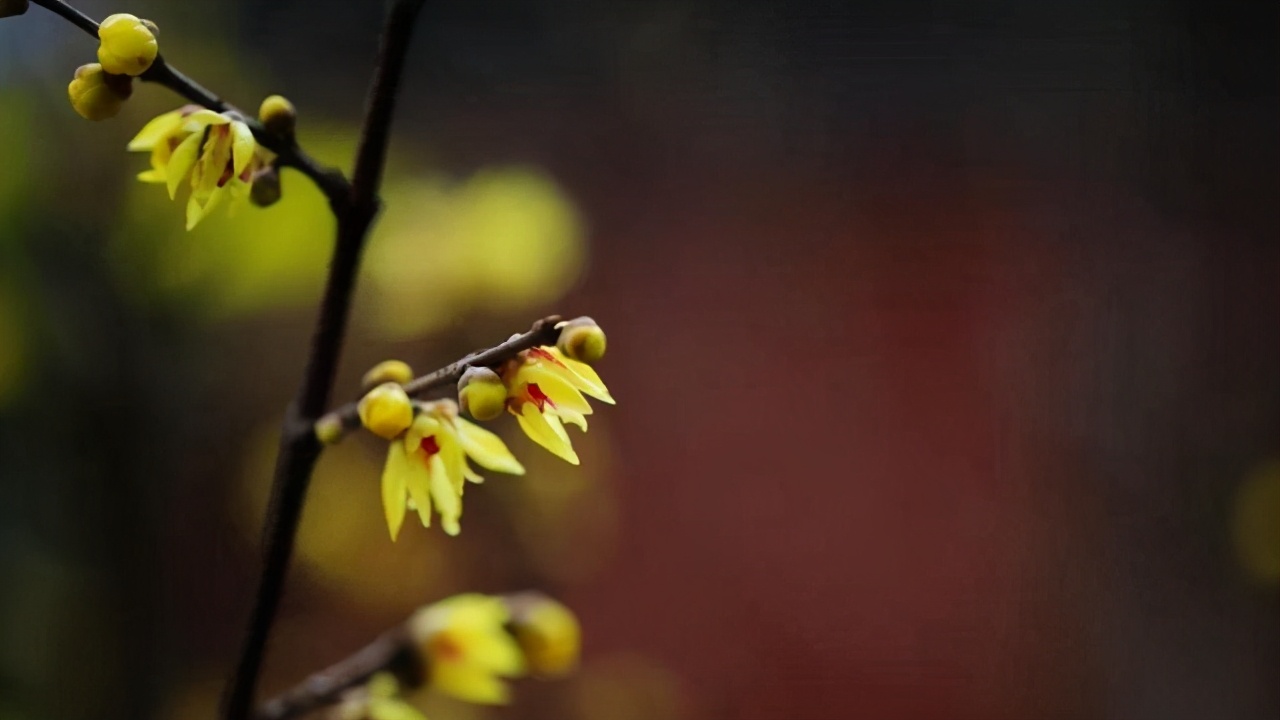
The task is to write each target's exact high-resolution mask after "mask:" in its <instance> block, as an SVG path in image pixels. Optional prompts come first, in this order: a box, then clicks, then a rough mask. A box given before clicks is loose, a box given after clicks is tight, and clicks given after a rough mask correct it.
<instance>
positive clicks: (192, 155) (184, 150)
mask: <svg viewBox="0 0 1280 720" xmlns="http://www.w3.org/2000/svg"><path fill="white" fill-rule="evenodd" d="M200 140H201V136H200V135H198V134H197V135H192V136H190V137H188V138H187V139H186V140H183V141H182V143H181V144H180V145H178V147H177V148H175V149H174V151H173V155H172V156H171V157H170V158H169V167H168V169H167V170H166V171H165V175H166V176H167V177H166V180H167V181H168V183H169V199H170V200H172V199H173V198H174V196H176V195H177V194H178V185H179V184H180V183H181V182H182V180H183V178H185V177H186V176H187V173H188V172H190V171H191V167H192V166H193V165H195V164H196V154H197V153H198V152H199V151H200Z"/></svg>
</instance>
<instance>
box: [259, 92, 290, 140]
mask: <svg viewBox="0 0 1280 720" xmlns="http://www.w3.org/2000/svg"><path fill="white" fill-rule="evenodd" d="M258 119H259V120H261V121H262V126H263V127H265V128H266V129H267V132H269V133H272V134H274V135H292V134H293V128H294V126H295V125H297V123H298V111H297V110H294V108H293V103H291V102H289V101H288V100H287V99H286V98H285V97H284V96H283V95H271V96H269V97H268V98H267V99H265V100H263V101H262V105H261V106H260V107H259V108H258Z"/></svg>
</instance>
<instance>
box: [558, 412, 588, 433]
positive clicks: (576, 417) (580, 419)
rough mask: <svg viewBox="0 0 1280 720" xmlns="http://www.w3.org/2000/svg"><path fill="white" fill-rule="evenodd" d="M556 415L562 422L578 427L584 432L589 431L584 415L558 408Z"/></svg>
mask: <svg viewBox="0 0 1280 720" xmlns="http://www.w3.org/2000/svg"><path fill="white" fill-rule="evenodd" d="M554 414H556V415H559V416H560V419H561V420H563V421H564V422H567V423H569V424H570V425H577V426H578V429H579V430H581V431H582V432H586V431H587V418H586V416H584V415H583V414H582V413H579V412H574V411H573V410H570V409H568V408H556V409H555V410H554Z"/></svg>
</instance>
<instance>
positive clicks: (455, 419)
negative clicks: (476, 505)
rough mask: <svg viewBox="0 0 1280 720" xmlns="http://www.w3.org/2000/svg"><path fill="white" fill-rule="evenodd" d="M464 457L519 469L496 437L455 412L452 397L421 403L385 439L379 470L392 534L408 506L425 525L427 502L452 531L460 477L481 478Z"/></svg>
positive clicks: (397, 530) (521, 471)
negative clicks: (405, 424) (400, 430)
mask: <svg viewBox="0 0 1280 720" xmlns="http://www.w3.org/2000/svg"><path fill="white" fill-rule="evenodd" d="M468 457H470V458H471V459H472V460H474V461H475V462H476V463H477V464H478V465H480V466H481V467H484V468H488V469H489V470H494V471H497V472H505V473H511V474H513V475H522V474H524V467H523V466H522V465H520V462H519V461H517V460H516V459H515V456H513V455H512V454H511V451H510V450H508V449H507V446H506V445H504V444H503V442H502V440H501V439H500V438H499V437H498V436H497V435H494V434H493V433H491V432H489V431H488V430H485V429H484V428H482V427H480V426H479V425H475V424H474V423H471V422H468V421H467V420H464V419H463V418H461V417H459V416H458V406H457V404H456V403H454V402H453V401H452V400H440V401H437V402H434V403H426V404H423V405H421V406H420V407H419V411H418V415H417V417H416V418H414V420H413V424H412V425H410V426H409V429H408V430H407V431H406V432H405V433H404V435H403V436H401V437H398V438H396V439H394V440H392V441H391V447H390V448H389V449H388V452H387V464H386V467H385V468H384V469H383V471H382V506H383V510H384V511H385V513H386V516H387V528H388V529H389V530H390V532H391V539H392V540H395V539H396V537H397V536H398V535H399V534H400V526H401V525H402V524H403V523H404V516H405V512H406V510H407V509H408V508H410V507H412V508H413V509H414V510H416V511H417V513H418V518H419V519H420V520H421V521H422V525H423V527H430V526H431V510H432V504H433V503H434V506H435V510H436V512H438V513H439V514H440V524H441V526H442V527H443V528H444V531H445V532H446V533H448V534H450V535H457V534H458V532H459V531H460V530H461V527H460V525H459V524H458V521H459V519H460V518H461V517H462V491H463V487H464V484H465V481H466V480H470V481H471V482H476V483H478V482H482V481H483V478H482V477H480V476H479V475H477V474H476V473H475V471H474V470H472V469H471V468H470V467H469V466H468V465H467V458H468Z"/></svg>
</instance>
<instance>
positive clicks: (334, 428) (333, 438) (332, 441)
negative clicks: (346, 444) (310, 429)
mask: <svg viewBox="0 0 1280 720" xmlns="http://www.w3.org/2000/svg"><path fill="white" fill-rule="evenodd" d="M315 432H316V439H317V440H319V441H320V442H321V444H324V445H336V444H337V442H338V441H339V440H341V439H342V435H343V427H342V418H340V417H338V416H337V415H335V414H333V413H329V414H328V415H325V416H324V417H322V418H320V419H319V420H317V421H316V426H315Z"/></svg>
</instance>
